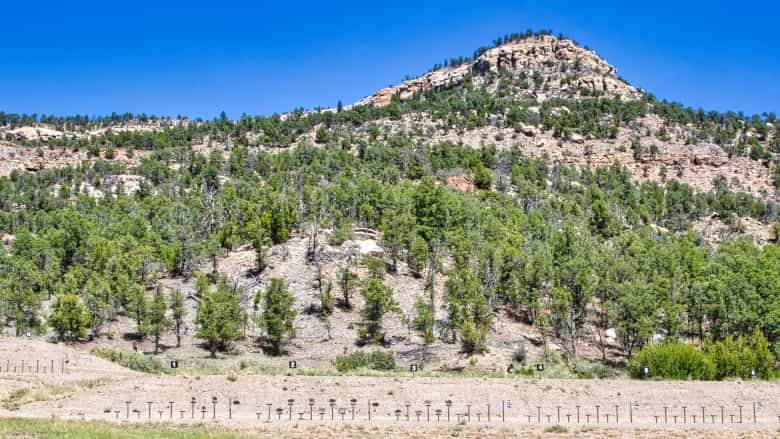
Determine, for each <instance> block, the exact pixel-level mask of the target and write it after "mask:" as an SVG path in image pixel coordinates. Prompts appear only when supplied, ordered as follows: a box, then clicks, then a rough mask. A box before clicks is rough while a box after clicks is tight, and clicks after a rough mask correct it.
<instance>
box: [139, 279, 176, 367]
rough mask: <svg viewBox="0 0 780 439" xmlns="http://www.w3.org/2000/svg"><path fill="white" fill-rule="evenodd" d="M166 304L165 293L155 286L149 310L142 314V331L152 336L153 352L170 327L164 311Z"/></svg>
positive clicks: (155, 351) (157, 348) (157, 349)
mask: <svg viewBox="0 0 780 439" xmlns="http://www.w3.org/2000/svg"><path fill="white" fill-rule="evenodd" d="M167 311H168V304H167V303H166V302H165V294H164V293H163V290H162V288H161V287H157V289H156V290H155V292H154V295H153V296H152V301H151V303H150V304H149V310H148V312H147V313H146V315H145V316H144V323H143V326H144V333H146V334H147V335H149V336H151V337H152V338H154V353H155V355H157V352H158V351H159V348H160V337H161V336H162V335H163V334H164V333H165V332H166V331H167V330H168V329H169V328H170V327H171V319H170V318H168V316H167V315H166V312H167Z"/></svg>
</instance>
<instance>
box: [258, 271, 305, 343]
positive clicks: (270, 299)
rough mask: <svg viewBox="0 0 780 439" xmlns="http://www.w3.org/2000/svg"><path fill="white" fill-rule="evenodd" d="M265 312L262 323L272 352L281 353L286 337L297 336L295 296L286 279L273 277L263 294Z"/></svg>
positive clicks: (261, 318)
mask: <svg viewBox="0 0 780 439" xmlns="http://www.w3.org/2000/svg"><path fill="white" fill-rule="evenodd" d="M262 303H263V313H262V315H261V316H260V325H261V326H262V327H263V330H264V331H265V340H266V342H267V343H268V344H269V345H270V349H271V352H273V353H274V354H277V355H278V354H280V353H281V352H282V344H283V341H284V338H285V337H289V338H292V337H295V326H294V325H293V323H294V322H295V317H296V315H297V312H296V311H295V309H294V305H295V297H294V296H293V295H292V294H291V293H290V292H289V290H288V289H287V285H286V284H285V282H284V280H282V279H279V278H272V279H271V282H270V283H269V284H268V287H267V288H266V289H265V293H264V294H263V299H262Z"/></svg>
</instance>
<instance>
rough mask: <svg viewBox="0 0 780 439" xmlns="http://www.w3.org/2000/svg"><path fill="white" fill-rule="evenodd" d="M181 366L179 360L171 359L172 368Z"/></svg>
mask: <svg viewBox="0 0 780 439" xmlns="http://www.w3.org/2000/svg"><path fill="white" fill-rule="evenodd" d="M178 368H179V360H171V369H178Z"/></svg>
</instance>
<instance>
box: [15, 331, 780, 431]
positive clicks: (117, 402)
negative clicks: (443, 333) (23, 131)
mask: <svg viewBox="0 0 780 439" xmlns="http://www.w3.org/2000/svg"><path fill="white" fill-rule="evenodd" d="M7 358H10V362H11V363H14V362H16V364H20V362H21V361H22V360H25V364H26V366H25V368H26V371H25V372H24V373H21V372H20V371H19V370H18V369H17V371H16V372H14V371H13V369H12V370H11V371H10V372H7V371H6V369H5V367H3V372H2V373H0V394H1V395H0V406H2V408H0V417H11V416H13V417H23V418H58V419H71V420H101V421H108V422H119V423H147V422H164V423H173V424H176V425H192V424H207V425H212V426H217V427H223V428H226V429H231V428H236V429H239V430H248V431H266V432H268V431H280V432H285V434H287V433H291V432H292V433H295V432H300V433H301V434H302V435H304V436H309V435H311V436H318V437H321V436H320V434H321V433H323V432H325V431H332V432H334V433H338V434H340V435H347V436H361V435H371V434H382V435H383V436H392V435H396V436H399V437H400V436H405V435H406V433H408V434H410V435H419V436H420V437H423V436H426V435H431V436H440V435H444V434H449V432H460V433H462V434H463V436H466V437H468V436H470V435H472V433H473V435H475V436H479V435H484V434H488V435H492V436H497V437H502V436H503V437H511V436H516V435H529V434H536V433H542V432H543V431H544V430H545V429H547V428H550V427H551V426H552V425H554V424H560V425H562V426H565V427H566V428H567V429H568V430H569V432H571V433H574V434H576V435H577V436H580V437H581V436H592V437H603V436H616V437H617V436H632V437H634V436H655V435H660V436H665V437H690V436H712V437H716V436H717V437H724V435H725V436H743V435H748V436H753V437H776V436H777V434H778V426H780V423H778V422H779V421H778V416H779V415H780V383H777V382H741V381H734V382H660V381H652V382H648V381H633V380H555V379H496V378H458V377H452V378H428V377H411V376H397V377H351V376H349V377H347V376H340V377H334V376H328V377H320V376H259V375H238V376H236V375H230V376H225V375H164V376H154V375H143V374H138V373H134V372H130V371H127V370H125V369H123V368H120V367H118V366H116V365H113V364H111V363H108V362H105V361H103V360H100V359H97V358H93V357H91V356H89V354H84V353H80V352H77V351H74V350H71V349H69V348H67V347H63V346H56V345H51V344H47V343H43V342H35V341H16V340H7V339H6V340H3V342H2V344H0V360H6V359H7ZM41 358H46V359H47V360H48V361H49V364H51V361H52V360H54V361H55V365H56V364H62V363H59V362H58V360H62V359H67V363H66V364H67V366H66V368H65V372H64V373H63V372H62V369H59V368H57V367H55V373H53V374H52V373H49V371H48V369H47V373H43V372H41V371H40V370H39V371H38V372H37V373H36V372H35V369H34V368H30V367H29V364H30V363H31V362H33V363H34V361H35V359H38V360H39V364H38V365H39V367H40V359H41ZM3 362H5V361H3ZM213 397H216V404H212V398H213ZM192 398H195V401H194V404H193V403H192ZM353 398H354V399H355V402H354V413H355V414H354V420H353V417H352V416H353V415H352V410H353V404H352V402H351V400H352V399H353ZM309 399H313V400H314V401H313V405H311V406H310V405H309V402H308V401H309ZM331 399H333V400H335V401H334V402H333V404H331V403H330V402H329V400H331ZM290 400H292V406H290V402H289V401H290ZM448 400H449V401H452V404H451V407H450V409H449V412H450V417H449V421H448V420H447V405H446V401H448ZM229 401H233V404H232V405H230V408H228V407H229ZM426 401H430V409H429V407H428V406H427V405H426ZM510 401H511V404H510ZM171 402H173V406H171ZM374 402H375V403H376V405H372V407H373V408H372V410H371V416H370V418H371V419H370V420H369V414H368V407H369V405H370V404H372V403H374ZM407 404H408V407H407ZM740 406H741V407H740ZM291 408H292V410H291ZM278 410H281V412H279V411H278ZM702 410H703V411H704V417H703V418H702ZM754 410H755V416H756V417H755V419H754ZM407 411H408V419H407ZM740 411H741V415H740ZM578 412H579V422H578V418H577V413H578ZM429 413H430V415H429ZM502 413H503V415H504V416H503V417H502ZM559 413H560V417H559ZM429 417H430V418H429ZM429 419H430V420H429ZM702 421H703V422H702ZM740 421H741V422H740ZM376 429H379V430H376ZM380 432H381V433H380ZM385 432H386V433H387V434H385ZM460 433H459V434H460Z"/></svg>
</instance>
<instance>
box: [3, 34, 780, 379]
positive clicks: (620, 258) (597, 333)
mask: <svg viewBox="0 0 780 439" xmlns="http://www.w3.org/2000/svg"><path fill="white" fill-rule="evenodd" d="M497 43H499V44H498V45H497V46H496V47H493V48H489V49H484V50H480V51H478V52H477V54H475V55H476V56H475V57H474V59H459V60H457V61H456V62H454V63H450V62H448V63H447V66H446V67H444V66H438V67H437V69H435V70H434V71H432V72H430V73H428V74H426V75H424V76H423V77H421V78H417V79H413V80H409V81H406V82H404V83H403V84H401V85H400V86H398V87H396V88H391V89H386V90H383V91H380V92H379V93H378V94H376V95H372V96H370V97H368V98H366V99H364V100H362V101H361V102H359V103H358V105H354V106H347V107H345V106H343V105H341V104H339V105H338V106H337V108H335V109H330V110H321V111H315V112H304V111H303V110H297V111H294V112H292V113H287V114H285V115H282V116H271V117H249V116H244V117H242V118H240V119H239V120H236V121H232V120H229V119H228V118H227V117H226V116H225V115H224V114H223V115H222V116H221V117H219V118H217V119H214V120H211V121H202V120H197V121H191V120H187V119H182V118H177V119H159V118H155V117H149V116H144V115H141V116H131V115H125V116H119V115H112V116H110V117H106V118H100V119H89V118H84V117H71V118H57V117H48V116H37V115H14V114H6V113H0V125H2V126H3V128H2V133H3V135H4V137H5V139H6V142H7V143H6V144H4V145H5V146H3V148H17V149H16V150H15V151H17V150H18V151H26V152H24V153H21V154H22V157H24V163H22V165H20V166H18V167H16V168H14V169H11V170H9V172H8V173H7V174H8V175H6V176H3V177H0V204H2V212H1V213H0V229H2V231H3V233H4V234H5V245H4V246H3V250H2V254H0V312H1V313H2V318H3V321H4V323H5V325H3V326H4V327H5V326H8V327H10V328H12V329H10V330H12V331H14V333H15V334H17V335H21V334H24V333H26V332H28V331H30V332H32V333H35V334H39V335H46V334H49V335H52V336H56V337H57V338H60V339H62V340H67V341H82V342H83V341H86V340H92V342H94V341H95V340H101V339H110V338H113V329H112V328H114V327H115V325H116V323H117V322H122V325H119V326H118V327H120V328H125V329H127V327H128V325H129V326H130V328H131V330H130V332H132V334H134V335H133V337H135V338H136V339H137V340H138V341H140V342H143V341H144V340H147V341H148V342H149V343H153V348H154V349H153V351H154V353H157V352H158V351H159V350H160V349H159V348H160V344H161V340H162V341H163V342H164V341H165V339H166V338H167V337H168V338H169V337H171V336H175V340H176V346H179V345H180V344H181V342H182V337H183V336H184V335H185V334H187V331H186V328H187V327H188V326H189V327H192V328H193V330H194V335H195V336H196V337H197V338H196V339H191V338H185V339H184V340H185V341H187V342H188V343H192V347H193V348H196V349H201V348H202V349H203V352H204V353H205V352H206V351H208V352H209V353H210V355H212V356H216V355H217V354H218V353H220V352H226V351H231V349H232V347H233V346H234V342H235V341H236V340H243V342H246V343H248V344H250V345H253V346H257V347H260V348H262V349H263V350H264V352H265V354H266V355H270V356H275V355H282V354H284V353H285V352H286V351H287V349H288V348H290V345H294V344H295V339H296V337H297V336H298V334H299V332H300V331H301V329H302V327H303V325H306V327H305V328H303V330H304V332H306V331H309V330H310V329H307V328H309V327H310V326H311V325H315V326H316V329H315V331H316V332H317V333H318V336H319V337H321V338H322V339H323V340H324V341H323V343H325V344H328V343H342V345H343V346H345V349H346V346H350V347H351V349H368V350H375V349H384V348H386V349H390V350H394V351H398V350H399V349H400V348H399V344H400V343H401V342H402V341H403V342H405V343H407V344H409V343H411V344H413V345H415V346H419V348H420V351H421V353H420V354H419V355H420V358H422V359H423V360H426V359H427V357H426V352H428V350H429V349H432V350H433V351H436V352H438V353H439V358H438V361H439V362H440V363H447V362H449V361H450V360H451V358H447V357H446V356H450V357H452V358H455V357H456V356H457V355H458V353H461V354H464V355H474V356H477V357H478V356H481V355H485V354H488V353H489V352H491V351H502V352H504V353H505V354H506V356H505V358H504V359H507V357H508V361H512V360H513V359H514V360H516V361H520V362H524V361H526V358H525V355H524V354H522V353H521V347H522V346H525V343H526V342H530V344H532V345H534V349H537V350H538V355H541V356H545V357H548V358H563V359H565V360H569V361H571V362H572V364H574V360H576V359H578V358H580V357H582V356H585V357H587V358H589V359H597V360H602V361H608V362H610V363H614V362H617V363H618V364H624V363H626V362H627V360H628V359H630V358H631V357H633V356H634V355H635V354H636V353H637V352H639V351H640V350H641V349H642V348H643V346H645V345H646V344H648V343H649V342H651V341H652V340H653V338H654V337H655V338H656V339H657V338H658V336H659V334H660V335H662V338H664V339H666V340H668V341H681V342H691V343H696V344H697V345H701V346H702V347H703V348H704V349H705V350H707V355H715V352H718V349H721V348H722V347H723V346H732V345H734V344H736V343H738V344H740V346H742V347H744V346H748V348H746V349H748V351H749V352H754V353H756V355H757V356H759V357H760V359H757V360H756V362H755V365H756V367H759V368H762V370H761V371H760V372H761V375H762V376H764V377H769V376H771V369H772V368H773V367H774V365H775V364H776V360H777V358H778V356H780V247H778V245H777V244H776V241H777V235H778V232H780V230H779V229H778V226H777V221H778V210H777V191H776V185H777V184H778V182H780V175H778V165H777V153H778V152H780V137H779V136H778V131H777V129H776V128H775V123H776V121H775V117H774V115H772V114H766V115H757V116H750V117H748V116H745V115H742V114H735V113H714V112H705V111H702V110H692V109H686V108H684V107H682V106H680V105H678V104H671V103H667V102H660V101H658V100H656V99H655V98H653V97H652V95H649V94H645V93H644V92H641V91H638V90H636V89H634V88H633V87H631V86H630V85H629V84H627V83H625V82H624V81H622V80H620V79H619V78H618V77H617V75H616V71H615V70H614V68H612V67H611V66H609V65H608V64H606V62H604V61H602V60H600V59H599V58H598V57H597V56H596V55H595V54H594V53H593V52H591V51H588V50H585V49H582V48H581V47H579V46H577V45H576V44H575V43H574V42H572V41H570V40H566V39H562V38H556V37H552V36H550V35H549V34H548V33H541V34H523V35H514V36H509V37H507V38H504V39H501V40H500V41H498V42H497ZM453 64H454V65H453ZM442 78H443V79H442ZM44 126H45V127H47V128H45V130H46V131H44V130H43V127H44ZM36 127H37V128H36ZM22 128H29V129H22ZM44 134H45V135H44ZM53 151H57V153H56V154H57V157H58V160H56V161H47V156H49V155H50V154H55V153H54V152H53ZM119 151H121V154H118V152H119ZM24 154H27V155H24ZM25 169H26V170H25ZM712 218H716V219H717V220H718V221H720V222H722V223H723V224H725V225H726V227H727V230H728V233H726V234H725V235H724V236H721V237H720V239H718V242H717V243H715V242H713V241H712V240H710V239H708V238H707V237H706V236H703V235H702V234H700V233H698V231H697V228H696V226H697V224H700V222H701V221H703V220H704V219H712ZM746 223H750V224H756V225H757V226H756V227H759V228H762V229H764V230H765V231H766V236H767V237H766V238H764V239H760V240H759V239H756V240H753V239H752V238H751V236H750V235H749V234H747V233H745V232H746V226H745V224H746ZM773 224H774V231H772V232H770V230H771V228H772V227H773ZM366 234H368V235H369V236H370V237H371V239H369V240H367V239H364V238H359V237H358V235H359V236H365V235H366ZM300 239H303V241H304V242H305V252H304V253H305V254H303V255H302V258H303V260H302V261H301V266H300V267H298V266H295V267H294V269H290V270H287V271H284V270H282V269H281V268H280V266H282V265H284V264H291V263H292V262H290V261H291V260H292V257H290V258H291V259H288V254H287V253H285V252H286V251H287V249H288V245H289V246H292V245H293V244H294V242H298V241H295V240H300ZM369 241H370V242H371V243H372V244H373V245H375V247H371V248H369V249H367V250H365V251H364V249H363V248H362V247H360V245H358V247H360V248H359V249H358V251H357V252H356V253H349V254H347V253H348V252H346V251H342V249H344V248H346V247H345V245H346V244H345V243H348V242H349V243H354V242H358V244H360V243H361V242H362V243H366V242H369ZM247 249H250V250H251V254H252V262H251V265H252V267H251V270H244V271H241V273H240V274H235V273H233V270H232V269H220V267H223V266H224V264H225V262H226V261H229V260H230V258H231V257H232V256H233V255H236V254H237V252H239V251H246V250H247ZM282 271H284V273H286V274H284V275H281V274H279V273H280V272H282ZM303 290H305V291H306V294H303V293H302V291H303ZM347 320H348V322H347ZM514 324H516V325H517V326H511V325H514ZM506 325H510V326H509V327H514V328H524V330H525V331H526V332H524V333H522V334H521V333H516V332H512V331H508V332H507V331H502V332H501V335H500V337H499V336H498V335H496V333H497V331H496V328H497V327H499V326H501V327H505V326H506ZM248 327H251V328H252V330H248V329H247V328H248ZM255 328H256V329H257V331H255ZM399 328H401V329H399ZM332 330H333V331H334V332H333V333H332V332H331V331H332ZM325 334H327V337H326V336H325ZM332 334H338V335H337V337H335V338H340V339H337V340H334V337H333V336H332ZM187 335H189V334H187ZM345 338H348V339H345ZM748 339H749V340H750V341H749V342H748V341H747V340H748ZM735 340H736V341H735ZM718 342H722V343H726V344H725V345H724V344H722V343H721V344H718ZM197 343H203V344H202V345H200V344H197ZM728 343H731V344H728ZM163 344H165V343H163ZM340 346H341V345H340ZM165 348H171V349H175V348H174V347H173V346H172V345H171V344H170V343H169V344H168V345H167V346H165ZM292 348H293V349H297V348H296V347H294V346H293V347H292ZM300 349H320V347H317V346H314V347H307V348H304V347H301V348H300ZM322 349H325V348H322ZM437 349H438V351H437ZM522 349H524V348H522ZM150 350H151V349H150ZM721 350H722V349H721ZM522 352H524V350H523V351H522ZM415 355H418V354H409V355H408V356H407V358H409V359H414V358H415ZM645 355H650V354H645ZM767 355H768V356H769V357H767ZM331 357H332V358H330V359H333V360H335V355H332V356H331ZM759 357H756V358H759ZM648 361H650V360H648ZM715 362H716V363H717V361H715ZM751 364H753V363H751ZM724 370H725V369H724ZM708 373H709V372H708ZM744 373H745V370H740V371H736V372H733V373H732V372H729V373H724V374H721V372H717V373H716V372H712V373H710V374H709V375H707V376H706V377H708V378H711V377H714V376H717V377H718V378H722V377H725V376H735V375H744Z"/></svg>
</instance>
